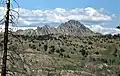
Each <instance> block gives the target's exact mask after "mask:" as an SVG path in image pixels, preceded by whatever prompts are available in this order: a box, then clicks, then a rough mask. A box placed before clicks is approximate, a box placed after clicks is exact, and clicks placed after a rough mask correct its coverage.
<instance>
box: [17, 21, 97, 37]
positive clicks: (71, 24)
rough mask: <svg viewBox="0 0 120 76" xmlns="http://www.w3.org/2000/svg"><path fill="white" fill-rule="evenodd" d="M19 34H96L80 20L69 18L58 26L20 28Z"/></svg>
mask: <svg viewBox="0 0 120 76" xmlns="http://www.w3.org/2000/svg"><path fill="white" fill-rule="evenodd" d="M17 32H18V33H19V34H22V35H30V36H36V35H48V34H59V33H60V34H65V35H72V36H91V35H95V33H94V32H93V31H91V30H90V29H89V28H87V27H85V26H84V25H83V24H81V23H80V22H79V21H75V20H69V21H68V22H65V23H62V24H61V25H59V26H58V27H57V28H54V27H50V26H49V25H45V26H43V27H38V28H37V29H36V30H32V29H29V30H24V31H23V30H20V31H17Z"/></svg>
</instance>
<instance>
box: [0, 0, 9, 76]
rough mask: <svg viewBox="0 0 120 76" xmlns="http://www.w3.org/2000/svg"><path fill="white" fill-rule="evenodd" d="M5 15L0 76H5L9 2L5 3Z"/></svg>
mask: <svg viewBox="0 0 120 76" xmlns="http://www.w3.org/2000/svg"><path fill="white" fill-rule="evenodd" d="M6 6H7V9H6V15H5V32H4V53H3V60H2V72H1V76H6V64H7V43H8V27H9V12H10V0H7V3H6Z"/></svg>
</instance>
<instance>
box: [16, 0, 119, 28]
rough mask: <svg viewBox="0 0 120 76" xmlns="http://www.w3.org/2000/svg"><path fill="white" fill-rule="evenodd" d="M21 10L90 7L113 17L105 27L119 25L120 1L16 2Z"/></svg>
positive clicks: (64, 0) (38, 0)
mask: <svg viewBox="0 0 120 76" xmlns="http://www.w3.org/2000/svg"><path fill="white" fill-rule="evenodd" d="M16 1H17V2H18V3H19V5H20V7H21V8H24V9H28V10H36V9H37V10H43V9H45V10H49V9H55V8H62V9H74V8H87V7H91V8H94V9H96V10H98V9H100V10H101V11H102V12H103V13H104V14H105V15H113V14H114V16H115V17H112V20H111V21H109V22H108V23H107V24H106V26H110V27H114V26H117V25H118V24H120V0H16Z"/></svg>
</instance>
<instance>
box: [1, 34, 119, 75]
mask: <svg viewBox="0 0 120 76" xmlns="http://www.w3.org/2000/svg"><path fill="white" fill-rule="evenodd" d="M0 37H1V36H0ZM17 37H18V38H19V39H20V40H22V45H21V43H20V42H19V40H18V39H16V38H14V37H11V39H10V43H9V51H10V52H11V53H9V54H10V55H11V54H13V59H14V61H15V64H14V65H15V66H14V65H13V63H14V62H13V63H12V64H10V63H9V65H10V66H9V69H11V70H12V71H13V72H14V71H16V72H19V73H23V74H25V76H26V75H32V76H36V75H39V74H41V69H42V73H43V74H46V73H47V75H49V72H52V73H53V74H54V73H58V74H59V71H61V70H73V71H84V73H85V74H89V76H91V75H92V74H94V75H97V76H101V75H102V76H104V75H105V76H106V75H114V76H115V75H118V74H119V72H120V68H119V67H120V65H119V64H120V59H119V58H120V38H119V37H105V36H103V37H102V36H101V37H100V36H98V37H97V36H96V37H84V38H79V37H72V36H66V35H46V36H39V37H28V36H17ZM2 40H3V39H2V37H1V48H2ZM14 51H15V52H14ZM16 51H17V53H16ZM11 66H12V67H11ZM43 70H45V71H43ZM46 71H47V72H46ZM44 72H45V73H44ZM85 74H84V76H86V75H85ZM56 75H57V74H56ZM57 76H58V75H57Z"/></svg>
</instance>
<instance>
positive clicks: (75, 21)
mask: <svg viewBox="0 0 120 76" xmlns="http://www.w3.org/2000/svg"><path fill="white" fill-rule="evenodd" d="M68 23H72V24H81V23H80V22H79V21H77V20H69V21H68Z"/></svg>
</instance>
